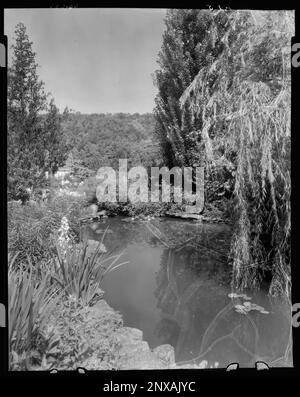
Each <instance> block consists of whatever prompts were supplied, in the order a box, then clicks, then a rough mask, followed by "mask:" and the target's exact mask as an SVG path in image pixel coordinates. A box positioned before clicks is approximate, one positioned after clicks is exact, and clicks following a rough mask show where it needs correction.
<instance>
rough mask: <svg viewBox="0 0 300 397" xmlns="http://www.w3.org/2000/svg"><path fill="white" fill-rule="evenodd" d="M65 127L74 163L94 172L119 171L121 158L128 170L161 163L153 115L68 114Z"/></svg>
mask: <svg viewBox="0 0 300 397" xmlns="http://www.w3.org/2000/svg"><path fill="white" fill-rule="evenodd" d="M62 127H63V134H64V136H65V139H66V143H67V146H68V147H69V150H70V152H71V153H72V156H73V159H74V161H75V162H77V163H78V164H79V165H81V166H83V167H87V168H89V169H91V170H94V171H95V170H97V169H98V168H99V167H100V166H111V167H118V164H119V163H118V161H119V159H120V158H127V159H128V165H129V166H133V165H138V164H143V165H144V166H150V165H155V164H159V163H160V158H161V156H160V148H159V144H158V142H156V140H155V137H154V128H155V119H154V116H153V115H152V114H151V113H147V114H138V113H135V114H125V113H116V114H89V115H87V114H81V113H69V114H68V116H67V117H66V118H65V119H64V121H63V124H62Z"/></svg>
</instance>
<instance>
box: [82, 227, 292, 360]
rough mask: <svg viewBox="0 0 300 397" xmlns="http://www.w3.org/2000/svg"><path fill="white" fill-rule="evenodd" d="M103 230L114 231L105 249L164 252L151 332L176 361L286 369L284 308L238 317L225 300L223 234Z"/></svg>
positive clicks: (273, 305) (275, 304) (274, 305)
mask: <svg viewBox="0 0 300 397" xmlns="http://www.w3.org/2000/svg"><path fill="white" fill-rule="evenodd" d="M149 225H153V226H154V228H152V226H150V228H149V227H147V226H149ZM107 226H109V228H110V229H112V231H113V232H112V233H111V234H108V235H107V238H106V240H105V245H106V246H107V248H108V249H109V250H110V249H111V248H112V249H116V250H121V249H124V248H125V247H126V246H127V245H128V244H132V243H133V242H134V243H139V244H144V243H146V244H147V245H148V246H149V245H153V246H157V245H159V246H164V247H165V249H164V251H163V253H162V256H161V266H160V270H159V272H158V273H157V277H156V280H157V288H156V290H155V295H156V297H157V307H158V308H160V309H161V312H162V319H161V321H160V322H159V324H158V325H157V327H156V331H155V332H156V334H157V336H158V338H159V339H160V340H161V343H170V344H171V345H172V346H174V348H175V353H176V359H177V360H180V361H181V360H190V359H191V358H192V359H193V360H192V362H195V363H199V362H200V361H201V360H203V359H205V360H207V361H208V362H209V363H214V362H215V361H218V362H219V363H220V365H221V366H226V365H227V364H228V363H230V362H234V361H235V362H237V361H238V362H240V364H241V365H248V366H249V365H251V366H252V365H254V363H255V361H258V360H263V361H265V362H266V363H268V364H269V365H277V366H283V365H290V364H291V354H290V353H291V326H290V323H291V319H290V317H288V316H289V315H290V309H289V307H288V305H284V304H282V302H280V301H275V300H274V299H273V300H271V299H270V300H268V302H269V303H266V304H268V305H269V306H268V307H266V309H267V310H268V311H270V312H271V313H270V314H268V315H264V314H261V313H258V312H250V313H247V315H242V314H238V313H236V312H235V310H234V304H237V303H242V302H237V301H229V298H228V292H229V290H228V288H227V286H226V282H227V279H228V278H230V268H229V266H228V264H227V249H228V240H229V234H228V231H227V230H224V228H222V227H220V226H219V225H218V226H212V227H210V226H207V225H205V226H204V227H196V225H192V224H190V223H189V222H174V221H171V222H169V221H162V222H158V221H155V222H151V223H149V224H147V223H139V222H137V223H126V222H120V221H119V220H117V219H113V220H111V219H109V220H108V221H107V222H104V223H103V224H100V225H99V227H100V228H102V229H103V230H104V229H105V228H106V227H107ZM91 233H94V234H93V235H92V237H91V235H90V237H89V238H95V239H101V234H98V235H97V234H96V233H95V232H93V231H91ZM224 284H225V286H224ZM252 298H253V299H252V301H253V302H254V303H260V302H258V301H256V297H255V296H252ZM228 301H229V303H228ZM263 306H264V304H263ZM190 362H191V361H185V362H184V363H190Z"/></svg>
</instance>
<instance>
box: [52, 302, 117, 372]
mask: <svg viewBox="0 0 300 397" xmlns="http://www.w3.org/2000/svg"><path fill="white" fill-rule="evenodd" d="M121 326H122V318H121V315H120V314H118V313H117V312H115V311H111V310H100V309H97V308H96V307H87V306H84V305H82V303H81V302H80V301H77V300H74V299H72V298H68V299H66V300H64V301H63V302H60V304H59V307H58V310H57V311H56V312H55V313H53V315H52V316H51V318H50V321H49V328H48V335H47V337H49V335H52V340H53V341H54V343H53V344H52V348H51V349H49V350H48V351H47V352H46V362H47V365H51V366H52V367H53V368H57V369H59V370H71V369H76V368H77V367H84V368H86V369H97V370H100V369H103V370H105V369H117V368H118V347H119V345H118V341H117V340H116V338H115V337H114V331H115V330H116V329H118V328H119V327H121Z"/></svg>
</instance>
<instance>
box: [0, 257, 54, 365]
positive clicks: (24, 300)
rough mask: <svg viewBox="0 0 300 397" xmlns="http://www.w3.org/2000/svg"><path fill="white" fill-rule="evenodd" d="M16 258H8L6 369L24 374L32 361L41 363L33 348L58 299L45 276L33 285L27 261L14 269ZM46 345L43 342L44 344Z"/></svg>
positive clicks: (31, 272)
mask: <svg viewBox="0 0 300 397" xmlns="http://www.w3.org/2000/svg"><path fill="white" fill-rule="evenodd" d="M16 257H17V255H15V256H14V257H12V256H11V255H10V256H9V258H8V265H9V270H8V310H9V313H8V321H9V326H8V338H9V367H10V369H11V370H15V369H18V370H22V369H23V370H24V369H30V368H31V366H32V361H33V359H35V360H36V361H37V360H38V359H40V361H41V360H42V355H41V354H40V352H38V351H37V350H36V349H35V347H36V345H37V342H38V340H39V339H41V338H42V330H43V329H44V328H45V327H46V326H47V323H48V320H49V316H50V314H51V312H52V311H53V310H54V309H55V307H56V304H57V301H58V300H59V298H60V297H61V295H60V294H59V292H58V290H57V288H56V287H55V286H53V285H51V284H50V274H49V273H47V274H44V275H43V278H42V280H41V281H40V282H36V281H35V282H34V280H33V264H32V263H31V261H30V259H29V258H28V263H27V264H26V265H25V266H14V261H15V260H16ZM49 342H50V339H48V340H44V343H45V344H48V343H49Z"/></svg>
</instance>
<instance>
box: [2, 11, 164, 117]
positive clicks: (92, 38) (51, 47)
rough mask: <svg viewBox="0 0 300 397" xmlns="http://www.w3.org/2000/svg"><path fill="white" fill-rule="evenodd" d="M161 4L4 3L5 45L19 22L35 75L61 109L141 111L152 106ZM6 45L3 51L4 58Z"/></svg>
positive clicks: (161, 24) (154, 90)
mask: <svg viewBox="0 0 300 397" xmlns="http://www.w3.org/2000/svg"><path fill="white" fill-rule="evenodd" d="M164 17H165V10H163V9H104V8H102V9H99V8H98V9H97V8H95V9H92V8H90V9H88V8H86V9H6V10H5V17H4V30H5V34H6V35H7V36H8V43H9V46H10V45H11V44H12V42H13V39H14V31H15V26H16V25H17V23H18V22H23V23H24V24H25V26H26V28H27V34H28V36H29V39H30V40H31V41H32V42H33V50H34V51H35V52H36V54H37V55H36V60H37V62H38V64H39V65H40V67H39V69H38V70H39V72H38V73H39V76H40V78H41V79H42V80H43V81H44V83H45V90H46V91H47V92H50V93H51V95H52V96H53V98H54V100H55V104H56V105H57V106H58V107H59V109H60V110H61V111H63V109H64V108H65V107H66V106H68V108H69V109H73V110H74V111H79V112H81V113H116V112H124V113H146V112H152V110H153V108H154V97H155V95H156V92H157V90H156V88H155V86H154V84H153V79H152V76H151V75H152V74H153V72H154V71H155V70H157V69H158V68H159V66H158V64H157V55H158V52H159V51H160V48H161V45H162V33H163V31H164ZM10 56H11V51H9V62H10Z"/></svg>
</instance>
